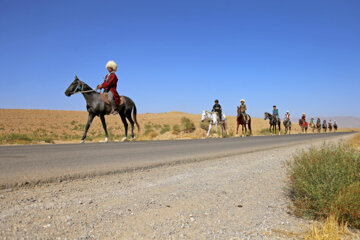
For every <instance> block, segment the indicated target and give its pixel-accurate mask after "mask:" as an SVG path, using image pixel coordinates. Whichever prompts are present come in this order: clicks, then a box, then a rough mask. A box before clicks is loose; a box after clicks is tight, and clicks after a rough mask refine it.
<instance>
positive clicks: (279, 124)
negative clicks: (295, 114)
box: [278, 120, 281, 135]
mask: <svg viewBox="0 0 360 240" xmlns="http://www.w3.org/2000/svg"><path fill="white" fill-rule="evenodd" d="M278 127H279V135H280V131H281V122H280V120H279V123H278Z"/></svg>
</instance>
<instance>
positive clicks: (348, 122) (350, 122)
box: [320, 116, 360, 128]
mask: <svg viewBox="0 0 360 240" xmlns="http://www.w3.org/2000/svg"><path fill="white" fill-rule="evenodd" d="M320 119H321V121H323V120H324V119H326V121H327V122H328V121H329V120H332V122H334V120H336V121H337V123H338V125H339V127H342V128H360V117H352V116H335V117H320Z"/></svg>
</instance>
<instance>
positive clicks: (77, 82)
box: [65, 76, 82, 97]
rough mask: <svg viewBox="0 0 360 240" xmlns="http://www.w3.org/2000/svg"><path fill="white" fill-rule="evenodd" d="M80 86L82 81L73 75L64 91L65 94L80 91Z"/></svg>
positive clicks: (68, 94)
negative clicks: (73, 77) (71, 80)
mask: <svg viewBox="0 0 360 240" xmlns="http://www.w3.org/2000/svg"><path fill="white" fill-rule="evenodd" d="M81 88H82V82H81V81H80V80H79V78H78V77H77V76H75V79H74V81H73V82H72V83H71V84H70V85H69V87H68V88H67V89H66V91H65V95H66V96H68V97H70V96H71V95H72V94H74V93H77V92H80V91H81Z"/></svg>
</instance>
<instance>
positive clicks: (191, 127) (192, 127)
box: [181, 117, 195, 133]
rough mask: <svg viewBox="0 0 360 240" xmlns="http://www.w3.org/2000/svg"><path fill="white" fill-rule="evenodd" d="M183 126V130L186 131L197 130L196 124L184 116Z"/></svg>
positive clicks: (182, 119)
mask: <svg viewBox="0 0 360 240" xmlns="http://www.w3.org/2000/svg"><path fill="white" fill-rule="evenodd" d="M181 127H182V130H183V131H184V132H186V133H191V132H193V131H195V124H194V123H193V121H191V120H190V119H189V118H186V117H183V118H181Z"/></svg>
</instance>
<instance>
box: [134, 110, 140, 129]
mask: <svg viewBox="0 0 360 240" xmlns="http://www.w3.org/2000/svg"><path fill="white" fill-rule="evenodd" d="M136 114H137V110H136V105H135V103H134V111H133V115H134V121H135V123H136V126H137V127H138V132H140V126H139V123H138V121H137V119H136Z"/></svg>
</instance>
